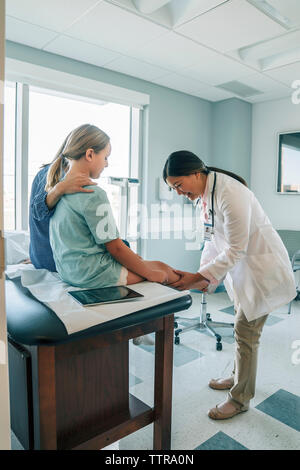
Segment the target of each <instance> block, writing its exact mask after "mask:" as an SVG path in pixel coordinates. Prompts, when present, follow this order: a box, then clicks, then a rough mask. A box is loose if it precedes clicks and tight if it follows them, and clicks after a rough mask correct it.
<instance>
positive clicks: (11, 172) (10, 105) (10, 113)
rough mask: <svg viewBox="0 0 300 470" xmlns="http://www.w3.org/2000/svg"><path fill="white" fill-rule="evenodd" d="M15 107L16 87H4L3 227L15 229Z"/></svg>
mask: <svg viewBox="0 0 300 470" xmlns="http://www.w3.org/2000/svg"><path fill="white" fill-rule="evenodd" d="M15 108H16V87H15V84H14V83H9V82H6V83H5V88H4V168H3V175H4V229H5V230H14V229H15V226H16V225H15Z"/></svg>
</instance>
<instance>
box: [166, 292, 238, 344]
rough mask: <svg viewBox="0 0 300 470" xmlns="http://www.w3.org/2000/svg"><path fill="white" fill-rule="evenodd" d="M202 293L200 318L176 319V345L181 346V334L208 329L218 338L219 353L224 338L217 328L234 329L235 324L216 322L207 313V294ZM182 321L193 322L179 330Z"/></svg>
mask: <svg viewBox="0 0 300 470" xmlns="http://www.w3.org/2000/svg"><path fill="white" fill-rule="evenodd" d="M197 292H199V293H201V295H202V298H201V304H200V318H197V319H196V318H183V317H175V323H174V326H175V328H176V330H175V331H174V333H175V344H180V337H179V335H180V334H181V333H184V332H186V331H190V330H194V329H197V328H199V329H201V330H202V329H207V331H208V332H209V333H210V334H211V335H212V336H214V337H215V338H216V341H217V342H216V349H217V351H222V348H223V346H222V342H221V341H222V336H221V335H219V334H218V333H217V332H216V331H215V328H233V327H234V323H223V322H215V321H213V320H212V319H211V316H210V313H207V311H206V306H207V302H206V294H205V293H204V292H201V291H197ZM180 320H184V321H187V322H192V324H191V325H190V326H186V327H183V328H178V323H180Z"/></svg>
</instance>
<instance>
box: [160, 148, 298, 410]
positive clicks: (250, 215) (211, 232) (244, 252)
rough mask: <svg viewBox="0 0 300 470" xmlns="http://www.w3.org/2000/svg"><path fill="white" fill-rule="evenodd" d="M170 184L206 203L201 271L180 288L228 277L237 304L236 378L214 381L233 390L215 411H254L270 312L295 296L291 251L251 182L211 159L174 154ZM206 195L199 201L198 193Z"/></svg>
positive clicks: (186, 276)
mask: <svg viewBox="0 0 300 470" xmlns="http://www.w3.org/2000/svg"><path fill="white" fill-rule="evenodd" d="M163 177H164V180H165V182H166V183H167V184H168V185H169V186H170V187H171V188H173V189H174V190H175V191H176V192H177V193H178V194H179V195H184V196H186V197H188V198H189V199H190V200H192V201H198V200H199V201H201V205H202V212H201V213H202V217H203V223H204V234H205V246H204V250H203V253H202V256H201V264H200V268H199V270H198V272H197V273H188V272H183V271H176V272H177V273H179V274H180V275H181V278H180V280H179V281H178V282H176V283H174V284H173V286H174V287H176V288H178V289H191V288H194V289H200V290H202V291H208V292H211V291H213V290H214V288H215V287H216V286H217V285H218V284H220V283H221V282H222V281H223V282H224V285H225V288H226V290H227V292H228V295H229V297H230V298H231V299H232V300H233V301H234V306H235V313H236V314H235V327H234V331H235V342H236V350H235V361H234V370H233V373H232V376H231V377H229V378H225V379H223V378H221V379H212V380H211V381H210V383H209V386H210V387H211V388H214V389H217V390H224V389H228V390H229V393H228V397H227V400H226V401H224V402H222V403H221V404H219V405H216V407H215V408H212V409H211V410H209V412H208V415H209V417H210V418H212V419H226V418H231V417H233V416H235V415H236V414H238V413H241V412H243V411H247V410H248V408H249V402H250V400H251V398H253V396H254V393H255V380H256V371H257V353H258V346H259V340H260V336H261V332H262V329H263V326H264V324H265V321H266V319H267V316H268V314H269V313H270V312H272V311H273V310H275V309H277V308H279V307H280V306H282V305H284V304H287V303H288V302H290V301H291V300H292V299H293V298H294V297H295V296H296V286H295V279H294V275H293V271H292V268H291V263H290V260H289V257H288V253H287V251H286V249H285V247H284V245H283V243H282V241H281V238H280V237H279V235H278V234H277V232H276V231H275V230H274V228H273V227H272V225H271V222H270V220H269V219H268V217H267V215H266V214H265V213H264V211H263V209H262V207H261V205H260V204H259V202H258V200H257V199H256V198H255V196H254V194H253V193H252V191H250V190H249V189H248V187H247V184H246V182H245V181H244V180H243V179H242V178H241V177H239V176H237V175H235V174H234V173H231V172H227V171H225V170H220V169H217V168H212V167H206V165H205V164H204V163H203V162H202V160H200V159H199V158H198V157H197V156H196V155H195V154H193V153H191V152H188V151H179V152H174V153H172V154H171V155H170V156H169V157H168V159H167V161H166V164H165V167H164V172H163ZM199 198H200V199H199Z"/></svg>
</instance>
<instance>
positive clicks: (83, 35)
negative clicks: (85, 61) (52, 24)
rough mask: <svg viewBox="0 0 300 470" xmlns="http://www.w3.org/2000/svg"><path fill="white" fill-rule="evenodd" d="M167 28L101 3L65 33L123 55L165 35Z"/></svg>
mask: <svg viewBox="0 0 300 470" xmlns="http://www.w3.org/2000/svg"><path fill="white" fill-rule="evenodd" d="M165 32H166V29H165V28H163V27H162V26H158V25H156V24H154V23H152V22H150V21H148V20H145V19H144V18H141V17H139V16H138V15H135V14H133V13H131V12H129V11H126V10H123V9H122V8H120V7H118V6H116V5H112V4H109V3H104V2H101V3H100V4H99V5H97V6H96V7H95V8H94V9H93V10H92V11H91V12H90V13H88V14H87V15H85V16H84V17H83V18H81V19H80V20H79V21H77V22H76V23H74V24H73V25H72V26H71V27H70V28H68V30H67V31H66V32H65V34H67V35H68V36H71V37H75V38H77V39H81V40H84V41H88V42H90V43H92V44H96V45H98V46H101V47H104V48H107V49H112V50H115V51H117V52H120V53H121V54H124V55H130V54H132V53H133V52H134V51H135V50H136V49H137V48H138V47H139V46H141V45H143V44H145V43H147V42H149V41H151V40H153V39H156V38H157V37H158V36H161V35H162V34H165Z"/></svg>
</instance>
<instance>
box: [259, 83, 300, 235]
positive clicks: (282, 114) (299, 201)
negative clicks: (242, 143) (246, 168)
mask: <svg viewBox="0 0 300 470" xmlns="http://www.w3.org/2000/svg"><path fill="white" fill-rule="evenodd" d="M291 96H292V90H291ZM284 131H298V132H299V131H300V104H299V105H296V104H293V103H292V100H291V98H289V99H281V100H276V101H268V102H264V103H258V104H254V105H253V109H252V159H251V189H252V191H253V192H254V194H255V195H256V197H257V199H258V200H259V202H260V203H261V205H262V207H263V208H264V210H265V212H266V213H267V215H268V216H269V218H270V219H271V222H272V224H273V226H274V228H276V229H282V230H284V229H286V230H300V195H284V194H283V195H279V194H276V175H277V168H276V166H277V138H278V136H277V133H278V132H284Z"/></svg>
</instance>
